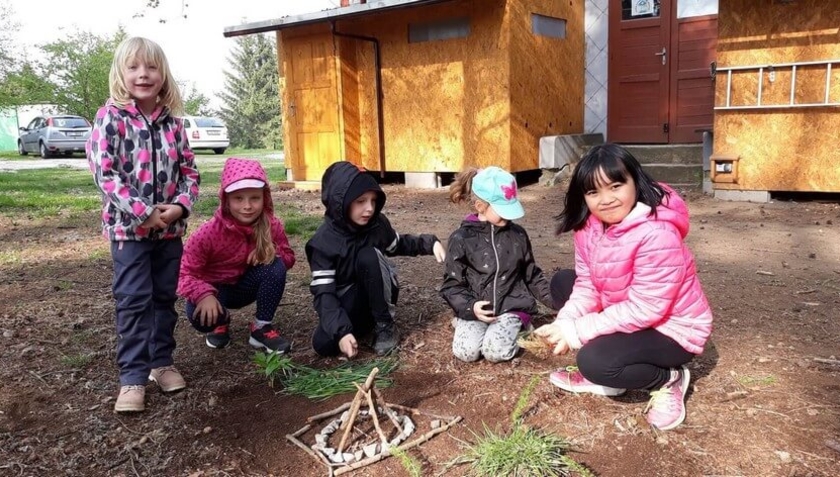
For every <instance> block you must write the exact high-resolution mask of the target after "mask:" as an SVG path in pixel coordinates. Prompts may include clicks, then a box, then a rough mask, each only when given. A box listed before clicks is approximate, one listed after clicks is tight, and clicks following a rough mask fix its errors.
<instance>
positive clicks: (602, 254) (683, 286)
mask: <svg viewBox="0 0 840 477" xmlns="http://www.w3.org/2000/svg"><path fill="white" fill-rule="evenodd" d="M661 185H662V186H663V187H664V188H665V190H667V191H669V192H670V196H669V197H666V198H665V199H663V201H662V204H661V205H660V206H659V207H657V208H656V217H655V218H654V217H652V216H649V215H648V214H649V213H650V211H651V208H650V207H649V206H647V205H645V204H643V203H641V202H638V203H636V206H635V207H634V208H633V210H632V211H631V212H630V214H628V215H627V217H625V218H624V220H622V221H621V222H620V223H618V224H615V225H612V226H610V227H607V228H606V230H604V225H603V224H602V223H601V222H600V221H599V220H598V219H596V218H595V216H593V215H590V216H589V220H588V221H587V222H586V225H584V227H583V228H582V229H580V230H578V231H577V232H575V273H576V274H577V279H576V280H575V286H574V289H573V290H572V295H571V297H569V301H567V302H566V304H565V305H564V306H563V309H561V310H560V312H559V313H558V314H557V320H558V322H559V324H560V329H561V330H562V332H563V337H564V338H565V339H566V341H567V342H568V344H569V346H571V347H572V348H573V349H578V348H580V347H581V346H582V345H585V344H586V343H587V342H589V341H591V340H592V339H594V338H597V337H598V336H603V335H608V334H612V333H633V332H635V331H640V330H644V329H647V328H653V329H655V330H656V331H658V332H660V333H662V334H663V335H665V336H668V337H669V338H671V339H673V340H674V341H676V342H677V343H679V344H680V345H681V346H682V347H683V348H684V349H685V350H686V351H688V352H689V353H694V354H700V353H702V352H703V346H704V345H705V344H706V340H707V339H708V338H709V334H710V333H711V332H712V311H711V309H710V308H709V303H708V301H706V295H705V294H704V293H703V289H702V287H701V286H700V281H699V280H698V279H697V269H696V267H695V264H694V256H693V255H692V254H691V251H690V250H689V249H688V247H687V246H686V245H685V243H684V242H683V239H685V236H686V235H687V234H688V228H689V223H688V208H687V207H686V205H685V202H683V200H682V198H681V197H680V196H679V194H677V193H676V192H674V191H673V190H671V189H670V188H669V187H668V186H666V185H665V184H661Z"/></svg>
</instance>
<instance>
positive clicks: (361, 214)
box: [306, 161, 446, 358]
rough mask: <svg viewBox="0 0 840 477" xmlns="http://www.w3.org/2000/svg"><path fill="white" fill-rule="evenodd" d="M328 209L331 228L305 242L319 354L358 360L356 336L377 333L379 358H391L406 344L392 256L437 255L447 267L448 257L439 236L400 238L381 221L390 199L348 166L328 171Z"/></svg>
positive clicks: (314, 342) (325, 179)
mask: <svg viewBox="0 0 840 477" xmlns="http://www.w3.org/2000/svg"><path fill="white" fill-rule="evenodd" d="M321 202H323V203H324V206H325V207H326V211H325V212H324V223H323V224H321V226H320V227H318V230H317V231H316V232H315V235H314V236H313V237H312V238H311V239H310V240H309V241H308V242H307V243H306V258H307V260H309V268H310V269H311V270H312V283H310V285H309V290H310V291H311V292H312V295H313V296H314V301H315V311H316V312H317V313H318V320H319V324H318V327H317V328H316V329H315V333H314V334H313V336H312V347H313V348H314V349H315V352H317V353H318V354H320V355H321V356H334V355H337V354H339V353H343V354H344V355H346V356H347V357H348V358H352V357H353V356H355V355H356V353H357V351H358V341H357V339H356V337H361V336H363V335H365V334H368V333H369V332H370V331H373V332H374V341H373V348H374V351H376V354H377V355H380V356H382V355H385V354H387V353H389V352H390V351H391V350H393V349H394V348H395V347H396V346H397V344H398V342H399V334H398V333H397V329H396V326H395V324H394V309H395V305H396V303H397V295H398V292H399V284H398V283H397V275H396V271H395V270H394V268H393V265H392V264H391V263H390V262H389V261H388V260H387V259H386V258H385V255H388V256H394V255H408V256H417V255H432V254H434V256H435V258H436V259H437V261H438V262H443V260H444V258H445V256H446V251H445V249H444V247H443V246H442V245H441V243H440V241H439V240H438V239H437V237H435V236H434V235H419V236H416V235H399V234H398V233H397V232H396V231H395V230H394V228H393V227H391V223H390V222H389V221H388V219H387V218H386V217H385V216H384V215H382V207H383V206H384V205H385V192H383V191H382V188H380V187H379V184H377V182H376V180H375V179H374V178H373V177H372V176H371V175H369V174H368V173H366V172H364V171H363V170H362V169H360V168H358V167H357V166H355V165H353V164H351V163H349V162H344V161H341V162H336V163H334V164H332V165H331V166H330V167H328V168H327V170H326V171H325V172H324V177H323V179H322V182H321Z"/></svg>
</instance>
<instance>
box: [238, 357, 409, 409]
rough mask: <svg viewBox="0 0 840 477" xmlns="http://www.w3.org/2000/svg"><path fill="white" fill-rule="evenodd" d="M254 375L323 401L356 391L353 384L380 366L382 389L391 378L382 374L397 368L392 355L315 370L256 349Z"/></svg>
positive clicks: (301, 394) (287, 391)
mask: <svg viewBox="0 0 840 477" xmlns="http://www.w3.org/2000/svg"><path fill="white" fill-rule="evenodd" d="M252 361H253V362H254V364H255V365H256V366H257V368H258V371H257V374H260V375H262V376H265V377H266V379H267V380H268V385H269V386H271V387H274V383H275V381H277V380H278V379H279V380H281V381H282V382H283V387H284V392H285V393H287V394H297V395H300V396H305V397H307V398H309V399H312V400H315V401H323V400H325V399H329V398H331V397H333V396H338V395H339V394H346V393H350V392H354V391H356V387H355V386H354V385H353V383H363V382H364V381H365V379H366V378H367V377H368V375H369V374H370V372H371V371H372V370H373V368H379V374H378V375H377V380H376V387H378V388H385V387H388V386H390V385H391V383H392V381H391V380H390V379H388V378H386V377H385V376H387V375H388V374H390V373H391V372H392V371H393V370H395V369H396V368H397V364H398V363H397V360H396V359H394V358H382V359H373V360H370V361H364V362H349V361H348V362H346V363H343V364H341V365H339V366H337V367H335V368H331V369H315V368H311V367H309V366H304V365H300V364H295V363H294V362H292V359H291V358H289V357H288V356H284V355H278V354H276V353H265V352H262V351H258V352H256V353H255V354H254V358H253V360H252Z"/></svg>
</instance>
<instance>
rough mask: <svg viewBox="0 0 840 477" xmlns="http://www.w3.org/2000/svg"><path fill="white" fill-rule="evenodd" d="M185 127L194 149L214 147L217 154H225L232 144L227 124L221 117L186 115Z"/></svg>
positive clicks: (191, 146)
mask: <svg viewBox="0 0 840 477" xmlns="http://www.w3.org/2000/svg"><path fill="white" fill-rule="evenodd" d="M184 129H185V130H186V131H187V139H188V141H189V143H190V148H191V149H193V150H196V149H212V150H213V152H215V153H216V154H224V152H225V149H227V148H228V146H230V139H228V130H227V126H225V123H223V122H222V120H221V119H219V118H213V117H206V116H185V117H184Z"/></svg>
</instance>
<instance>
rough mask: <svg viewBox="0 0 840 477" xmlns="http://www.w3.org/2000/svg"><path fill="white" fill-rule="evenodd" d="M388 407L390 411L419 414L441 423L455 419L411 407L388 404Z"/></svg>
mask: <svg viewBox="0 0 840 477" xmlns="http://www.w3.org/2000/svg"><path fill="white" fill-rule="evenodd" d="M388 407H390V408H392V409H399V410H400V411H405V412H410V413H412V414H414V415H415V416H416V415H418V414H419V415H421V416H428V417H431V418H433V419H440V420H442V421H451V420H452V419H455V418H454V417H452V416H449V417H447V416H438V415H437V414H432V413H429V412H426V411H421V410H420V409H415V408H413V407H408V406H400V405H399V404H391V403H388Z"/></svg>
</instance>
